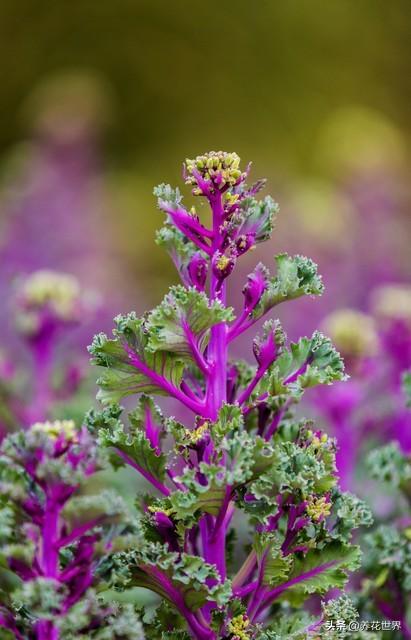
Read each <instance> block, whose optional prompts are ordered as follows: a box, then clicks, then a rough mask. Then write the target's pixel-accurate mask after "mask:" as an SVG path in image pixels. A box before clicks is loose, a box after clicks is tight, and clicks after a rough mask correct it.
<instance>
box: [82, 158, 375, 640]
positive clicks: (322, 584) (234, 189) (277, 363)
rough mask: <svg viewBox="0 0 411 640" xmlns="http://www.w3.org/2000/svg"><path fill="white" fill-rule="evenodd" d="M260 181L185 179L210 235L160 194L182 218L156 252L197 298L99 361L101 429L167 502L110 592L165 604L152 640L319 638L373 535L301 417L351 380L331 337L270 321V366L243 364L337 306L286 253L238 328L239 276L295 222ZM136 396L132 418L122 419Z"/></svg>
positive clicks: (331, 446) (122, 562)
mask: <svg viewBox="0 0 411 640" xmlns="http://www.w3.org/2000/svg"><path fill="white" fill-rule="evenodd" d="M249 171H250V166H248V167H247V168H246V170H242V169H241V168H240V158H239V157H238V156H237V155H236V154H235V153H224V152H218V153H215V152H210V153H206V154H204V155H202V156H198V157H197V158H195V159H194V160H187V161H186V163H185V165H184V173H183V175H184V180H185V183H186V184H187V185H190V187H191V188H192V194H193V196H195V197H197V198H199V199H200V202H201V203H205V204H208V205H209V208H210V214H211V215H210V218H211V222H210V224H208V221H207V220H208V219H207V213H206V212H203V211H202V212H201V215H200V214H199V212H197V209H196V208H195V207H192V208H191V209H189V208H187V207H185V206H184V204H183V200H182V196H181V194H180V191H179V190H178V189H172V188H171V187H170V186H169V185H165V184H162V185H160V186H159V187H157V188H156V189H155V195H156V196H157V198H158V206H159V209H160V210H161V211H162V212H164V213H165V215H166V221H165V225H164V226H163V228H162V229H161V230H160V231H159V233H158V236H157V242H158V244H159V245H160V246H162V247H164V248H166V250H167V251H168V252H169V254H170V255H171V258H172V260H173V262H174V264H175V266H176V268H177V271H178V273H179V276H180V278H181V284H179V285H176V286H173V287H171V289H170V291H169V293H168V294H167V295H166V296H165V298H164V300H163V301H162V302H161V303H160V304H159V305H158V306H157V307H156V308H155V309H153V310H152V311H151V312H149V313H147V314H146V315H144V316H143V317H142V318H139V317H137V315H136V314H135V313H133V312H131V313H129V314H128V315H121V316H118V317H117V318H116V319H115V329H114V331H113V337H111V338H109V337H107V336H106V335H105V334H99V335H97V336H96V337H95V339H94V341H93V344H92V345H91V347H90V352H91V355H92V362H93V363H94V364H95V365H98V366H99V367H101V368H102V375H101V377H100V378H99V380H98V384H99V387H100V390H99V393H98V397H99V398H100V400H101V401H102V402H103V403H105V404H106V405H107V406H106V407H105V408H104V409H103V410H102V411H91V412H90V413H89V415H88V420H87V421H88V426H89V429H90V431H91V433H92V434H93V435H95V436H96V438H97V439H98V442H99V443H100V445H102V446H105V447H107V448H108V452H109V455H110V458H111V461H112V463H113V464H114V466H115V467H116V468H118V467H121V466H125V465H127V466H129V467H132V468H134V469H135V470H136V471H137V472H138V473H139V474H141V475H142V476H143V477H144V478H145V480H146V481H148V483H150V485H151V486H152V489H153V490H154V491H152V492H151V493H150V494H149V495H142V496H139V498H138V500H137V506H138V509H139V514H140V515H139V521H138V524H136V525H135V526H136V527H137V529H138V532H139V535H138V544H130V545H129V546H128V547H127V545H126V546H124V547H123V550H122V551H121V552H119V553H113V554H112V555H111V556H110V559H109V560H108V561H107V562H106V563H105V566H104V572H105V578H104V579H105V580H106V583H107V584H110V585H112V586H113V587H114V588H117V589H127V588H130V587H135V586H140V587H144V588H146V589H150V590H152V591H153V592H155V593H156V594H158V595H159V596H160V598H161V604H160V606H159V607H158V608H157V611H156V612H155V613H154V614H153V613H151V614H150V613H149V612H146V613H145V614H143V623H144V627H145V630H146V634H147V637H148V638H150V639H153V640H156V639H165V638H170V639H171V638H174V639H177V638H179V639H180V640H183V639H184V638H195V639H197V640H217V639H223V638H224V639H230V640H247V639H252V640H257V639H258V640H274V639H277V638H285V637H301V638H305V637H307V635H310V634H313V636H316V637H319V636H320V634H321V633H322V631H321V628H322V623H323V621H324V619H325V618H326V614H324V613H323V614H322V615H320V614H319V615H318V616H317V617H310V616H309V615H308V613H306V612H305V605H306V603H307V601H308V599H310V600H312V598H313V597H314V596H319V597H321V596H325V595H326V594H327V593H328V592H329V591H330V590H332V589H342V588H343V587H344V585H345V584H346V581H347V579H348V575H349V572H350V571H352V570H354V569H356V568H357V567H358V566H359V557H360V554H359V549H358V547H356V546H354V545H353V544H352V543H351V536H352V530H353V529H355V528H357V527H359V526H360V525H361V524H363V523H368V524H369V522H370V520H371V516H370V513H369V510H368V509H367V507H366V506H365V505H364V504H363V503H362V502H361V501H360V500H358V499H357V498H356V497H355V496H354V495H352V494H350V493H342V492H341V491H340V490H339V488H338V476H337V469H336V465H335V453H336V442H335V441H334V440H333V439H330V438H329V437H327V435H326V434H325V433H322V432H321V431H319V430H316V429H315V427H314V426H313V425H312V424H310V423H309V422H307V421H306V420H301V419H297V418H296V415H295V408H296V405H297V403H298V402H299V401H300V399H301V398H302V396H303V394H304V393H305V391H306V390H308V389H310V388H312V387H315V386H317V385H330V384H332V383H333V382H334V381H338V380H343V379H344V378H345V374H344V366H343V362H342V359H341V357H340V355H339V354H338V353H337V352H336V350H335V349H334V347H333V345H332V344H331V342H330V340H329V339H328V338H327V337H325V336H324V335H322V334H321V333H319V332H315V333H314V334H313V335H312V336H311V337H303V338H301V339H300V340H298V342H296V343H289V341H288V340H287V337H286V334H285V332H284V330H283V328H282V327H281V324H280V322H279V321H278V320H273V319H271V320H265V322H264V323H263V324H262V326H260V331H259V334H258V335H257V336H256V337H255V338H254V340H253V342H252V350H253V354H254V359H255V365H254V366H251V365H249V364H247V363H245V362H243V361H237V362H236V361H233V360H232V359H231V357H230V347H231V345H232V343H233V342H234V341H235V340H236V339H237V338H238V337H239V336H241V334H243V332H245V331H246V330H248V329H249V328H250V327H251V326H253V325H254V324H255V323H257V322H258V321H261V320H263V319H264V318H265V316H266V315H267V314H268V313H269V312H270V311H271V310H273V309H275V308H276V307H277V305H279V304H280V303H283V302H287V301H290V300H294V299H296V298H299V297H301V296H305V295H306V296H317V295H321V294H322V292H323V284H322V281H321V278H320V276H319V275H318V273H317V267H316V265H315V264H314V263H313V262H312V261H311V260H310V259H308V258H305V257H302V256H300V255H297V256H289V255H287V254H284V253H282V254H279V255H277V256H276V258H275V263H276V273H275V274H274V275H272V274H270V272H269V270H268V269H267V268H266V267H265V266H263V265H262V264H258V265H257V266H256V267H255V269H254V270H253V271H252V273H250V275H249V276H248V279H247V282H246V283H245V286H244V289H243V294H244V302H243V308H242V309H241V310H240V311H239V312H238V313H237V315H235V313H234V310H233V309H232V308H230V307H228V306H227V303H226V298H227V288H228V282H229V276H230V275H231V274H232V273H233V271H234V269H235V266H236V263H237V261H238V260H239V259H240V258H241V256H242V255H244V254H245V253H246V252H248V251H250V250H251V249H253V248H254V247H255V246H256V245H257V244H258V243H260V242H263V241H265V240H268V239H269V238H270V236H271V232H272V229H273V221H274V216H275V214H276V213H277V209H278V207H277V205H276V204H275V202H274V201H273V200H272V198H270V197H269V196H266V197H265V198H263V199H260V200H259V199H257V194H258V193H259V192H260V190H261V189H262V188H263V186H264V181H258V182H256V183H254V184H253V185H251V186H248V185H247V183H246V180H247V178H248V174H249ZM260 325H261V323H260ZM131 396H138V399H137V405H136V407H135V408H134V409H131V410H130V411H129V412H128V414H127V415H125V414H124V409H123V408H122V407H120V406H119V404H118V403H119V402H120V401H121V400H122V399H124V398H126V397H131ZM153 396H169V397H171V398H173V399H174V400H175V401H177V403H178V404H179V405H180V406H182V407H183V409H184V410H185V412H186V414H185V415H186V416H187V417H186V418H184V419H183V418H182V419H181V420H182V421H179V420H177V419H175V418H174V417H164V416H163V413H162V411H161V409H160V408H159V407H158V406H157V405H156V404H155V403H154V400H153ZM237 532H240V536H241V538H242V540H241V543H240V542H236V538H237ZM243 546H244V549H243V548H242V547H243ZM126 547H127V548H126ZM336 608H337V609H338V607H336ZM332 609H333V608H332V607H331V609H330V610H332ZM323 611H326V609H324V610H323ZM324 637H327V636H324Z"/></svg>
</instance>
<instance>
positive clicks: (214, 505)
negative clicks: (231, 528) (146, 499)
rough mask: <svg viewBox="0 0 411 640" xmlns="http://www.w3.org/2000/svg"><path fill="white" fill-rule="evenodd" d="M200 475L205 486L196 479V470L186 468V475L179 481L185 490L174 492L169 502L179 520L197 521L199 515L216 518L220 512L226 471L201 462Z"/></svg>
mask: <svg viewBox="0 0 411 640" xmlns="http://www.w3.org/2000/svg"><path fill="white" fill-rule="evenodd" d="M199 470H200V473H201V475H202V477H203V478H204V481H205V484H200V482H198V480H197V479H196V470H195V469H189V468H187V467H186V469H185V470H184V473H183V474H182V475H181V476H179V477H178V478H176V479H177V481H178V482H179V483H180V484H182V485H183V487H184V489H183V490H179V491H173V493H172V494H171V495H170V498H169V501H170V504H171V505H172V508H173V511H174V514H175V517H176V518H177V519H179V520H191V519H192V518H193V517H194V518H195V519H196V520H197V519H198V518H197V517H196V515H197V516H198V514H196V512H200V513H210V514H211V515H214V516H216V515H217V514H218V512H219V510H220V507H221V505H222V503H223V500H224V496H225V469H224V467H220V466H218V465H209V464H206V463H205V462H201V463H200V466H199Z"/></svg>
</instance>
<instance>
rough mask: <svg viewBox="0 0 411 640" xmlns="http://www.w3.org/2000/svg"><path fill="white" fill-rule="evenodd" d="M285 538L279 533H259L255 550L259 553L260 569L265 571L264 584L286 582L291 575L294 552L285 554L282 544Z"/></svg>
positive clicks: (274, 584) (255, 542) (272, 584)
mask: <svg viewBox="0 0 411 640" xmlns="http://www.w3.org/2000/svg"><path fill="white" fill-rule="evenodd" d="M282 542H283V540H282V539H281V537H280V535H279V534H278V533H261V534H257V536H256V538H255V540H254V545H253V546H254V550H255V552H256V554H257V561H258V566H259V569H260V570H262V572H263V584H265V585H270V586H273V587H274V586H276V585H278V584H281V583H283V582H286V580H287V578H288V576H289V575H290V572H291V569H292V566H293V561H294V557H293V555H292V554H290V555H287V556H285V555H283V552H282V551H281V544H282Z"/></svg>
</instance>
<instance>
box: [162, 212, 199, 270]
mask: <svg viewBox="0 0 411 640" xmlns="http://www.w3.org/2000/svg"><path fill="white" fill-rule="evenodd" d="M156 243H157V244H158V245H159V246H160V247H163V248H164V249H165V250H166V251H167V253H168V254H169V256H170V257H171V259H172V261H173V263H174V265H175V267H176V269H177V270H178V272H179V274H180V276H181V278H182V279H183V282H185V281H186V277H187V268H188V265H189V262H190V260H191V259H192V258H193V256H194V255H195V254H200V255H202V256H203V257H204V258H207V255H206V254H205V253H203V252H202V251H200V250H199V249H198V247H196V245H195V244H194V243H193V242H191V241H190V240H188V239H187V237H186V236H185V235H184V234H183V233H182V232H181V231H179V230H178V229H177V228H176V227H175V226H173V225H171V224H166V225H164V227H162V228H161V229H160V230H159V231H157V234H156Z"/></svg>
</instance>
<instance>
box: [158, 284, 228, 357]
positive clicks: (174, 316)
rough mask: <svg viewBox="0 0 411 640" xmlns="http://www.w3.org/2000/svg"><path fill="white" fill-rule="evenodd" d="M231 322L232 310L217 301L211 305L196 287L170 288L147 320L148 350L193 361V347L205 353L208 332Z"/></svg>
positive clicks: (179, 286)
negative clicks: (219, 325) (214, 327)
mask: <svg viewBox="0 0 411 640" xmlns="http://www.w3.org/2000/svg"><path fill="white" fill-rule="evenodd" d="M232 319H233V311H232V309H231V308H225V307H224V306H223V305H222V304H221V302H219V301H218V300H215V301H213V302H210V301H209V299H208V298H207V296H206V294H205V293H202V292H199V291H197V289H195V288H194V287H191V288H189V289H187V288H185V287H183V286H181V285H178V286H175V287H171V289H170V292H169V293H168V294H167V295H166V297H165V298H164V300H163V302H161V304H160V305H159V306H158V307H156V308H155V309H154V310H153V311H151V313H150V314H149V316H148V319H147V323H146V328H147V331H148V342H147V348H148V349H150V350H151V351H153V352H156V351H169V352H172V353H174V354H176V355H178V356H179V357H181V358H183V359H184V360H194V357H193V351H192V345H193V344H194V345H195V348H196V349H198V350H199V351H200V352H201V353H202V352H203V351H204V349H205V347H206V345H207V343H208V339H209V329H210V328H211V327H212V326H214V325H216V324H219V323H220V322H228V321H231V320H232Z"/></svg>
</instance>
